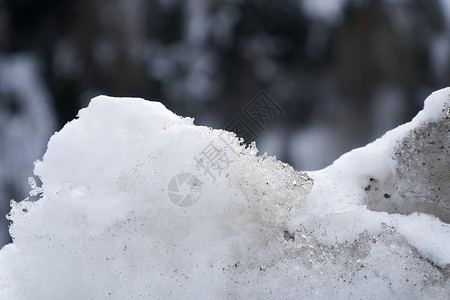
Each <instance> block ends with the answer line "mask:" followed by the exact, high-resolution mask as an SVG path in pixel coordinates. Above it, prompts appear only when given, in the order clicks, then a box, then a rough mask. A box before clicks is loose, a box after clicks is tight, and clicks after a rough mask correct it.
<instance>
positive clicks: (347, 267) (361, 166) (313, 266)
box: [0, 89, 450, 299]
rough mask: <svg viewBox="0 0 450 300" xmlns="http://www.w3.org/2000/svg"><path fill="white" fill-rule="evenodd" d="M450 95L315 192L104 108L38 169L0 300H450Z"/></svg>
mask: <svg viewBox="0 0 450 300" xmlns="http://www.w3.org/2000/svg"><path fill="white" fill-rule="evenodd" d="M449 93H450V89H445V90H441V91H438V92H436V93H434V94H433V95H431V96H430V97H429V98H428V99H427V100H426V102H425V107H424V110H423V111H422V112H421V113H420V114H419V115H418V116H417V117H416V118H415V119H414V120H413V121H412V122H410V123H408V124H405V125H403V126H400V127H398V128H397V129H395V130H392V131H390V132H388V133H387V134H386V135H385V136H383V137H382V138H380V139H379V140H377V141H375V142H374V143H372V144H369V145H368V146H366V147H364V148H361V149H356V150H354V151H352V152H350V153H347V154H345V155H344V156H342V157H341V158H340V159H338V160H337V161H336V162H335V163H334V164H333V165H331V166H330V167H328V168H326V169H324V170H321V171H318V172H311V173H310V176H311V178H312V179H311V178H310V177H309V176H308V175H307V174H306V173H303V172H297V171H295V170H293V168H292V167H290V166H289V165H287V164H285V163H282V162H279V161H277V160H276V159H275V158H273V157H267V156H262V157H258V156H256V153H257V149H256V147H255V145H251V146H249V147H244V146H243V145H241V141H240V140H238V139H237V138H236V137H235V135H234V134H232V133H229V132H225V131H222V130H213V129H210V128H206V127H199V126H194V125H193V120H192V119H189V118H181V117H179V116H176V115H174V114H173V113H171V112H170V111H168V110H167V109H166V108H165V107H164V106H162V105H161V104H159V103H156V102H149V101H145V100H142V99H131V98H109V97H104V96H101V97H97V98H94V99H93V100H92V101H91V103H90V105H89V106H88V107H87V108H86V109H83V110H81V111H80V113H79V117H78V119H75V120H73V121H72V122H70V123H68V124H67V125H66V126H65V127H64V128H63V129H62V130H61V131H60V132H58V133H56V134H55V135H54V136H53V137H52V138H51V139H50V142H49V144H48V150H47V152H46V154H45V155H44V158H43V160H42V161H37V162H36V164H35V175H37V176H38V177H39V178H40V179H41V181H42V182H43V185H42V187H37V186H36V185H35V181H34V180H33V179H30V182H31V184H32V189H33V190H32V191H31V192H30V194H33V195H34V194H37V193H42V194H41V197H40V199H39V200H38V201H31V200H30V199H28V200H26V201H22V202H19V203H16V202H12V204H11V206H12V209H11V213H10V214H9V216H8V218H9V219H10V220H11V221H12V224H11V226H10V233H11V235H12V237H13V241H14V242H13V244H9V245H7V246H5V247H4V248H3V249H2V250H1V251H0V298H14V299H62V298H63V299H85V298H86V299H104V298H108V299H132V298H138V299H139V298H140V299H149V298H151V299H153V298H187V299H194V298H195V299H198V298H256V299H259V298H284V299H298V298H310V297H313V298H345V299H360V298H364V299H393V298H404V299H410V298H428V299H448V295H449V294H450V282H449V278H450V255H449V253H450V251H449V250H450V225H449V224H448V219H447V218H448V214H447V212H446V210H445V209H448V203H449V199H448V186H449V185H448V183H449V182H448V181H449V180H448V179H449V176H448V175H449V173H448V172H449V168H448V166H449V156H448V149H449V131H448V122H449V121H448V119H449V111H448V107H449V99H450V96H449ZM313 180H314V184H313ZM386 195H387V196H386Z"/></svg>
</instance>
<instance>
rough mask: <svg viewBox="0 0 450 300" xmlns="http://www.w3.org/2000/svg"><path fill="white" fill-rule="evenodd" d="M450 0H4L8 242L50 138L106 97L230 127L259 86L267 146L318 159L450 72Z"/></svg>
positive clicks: (0, 78) (1, 206) (385, 121)
mask: <svg viewBox="0 0 450 300" xmlns="http://www.w3.org/2000/svg"><path fill="white" fill-rule="evenodd" d="M449 28H450V1H449V0H373V1H370V0H303V1H302V0H280V1H273V0H249V1H245V0H241V1H240V0H228V1H227V0H190V1H181V0H145V1H144V0H78V1H60V0H40V1H37V0H0V215H1V216H2V218H1V222H0V246H1V245H3V244H4V243H6V242H8V241H9V236H8V234H7V226H8V221H7V220H6V219H4V218H3V216H4V215H5V214H6V213H7V212H8V211H9V201H10V199H15V200H22V199H24V198H25V197H27V196H28V191H29V190H30V188H29V185H28V181H27V178H28V177H29V176H31V175H32V169H33V161H34V160H36V159H39V158H41V157H42V155H43V153H44V152H45V149H46V143H47V141H48V139H49V137H50V136H51V135H52V134H53V133H54V132H55V131H57V130H59V129H61V128H62V126H63V125H64V124H65V123H66V122H68V121H70V120H72V119H73V118H74V117H75V116H76V114H77V112H78V110H79V109H80V108H82V107H85V106H87V105H88V103H89V100H90V99H91V98H92V97H94V96H96V95H99V94H106V95H112V96H137V97H142V98H146V99H149V100H157V101H161V102H162V103H163V104H165V105H166V107H168V108H169V109H171V110H172V111H174V112H175V113H177V114H178V115H182V116H191V117H194V118H195V123H196V124H198V125H207V126H211V127H214V128H225V127H226V126H227V125H228V124H229V122H230V121H231V120H232V119H233V117H235V116H237V115H238V114H239V113H240V112H241V111H242V110H243V108H244V107H245V105H246V104H248V103H249V102H250V101H252V99H253V98H254V97H255V96H256V95H257V93H258V92H259V91H261V90H264V91H266V92H267V93H268V95H270V97H271V99H272V100H273V101H275V102H276V103H277V104H278V105H279V106H280V107H282V109H283V110H284V111H285V114H284V115H283V116H282V117H281V118H279V119H277V120H273V121H271V122H270V124H268V125H267V126H266V127H265V128H264V130H261V131H260V132H259V133H258V136H259V137H258V138H257V140H256V142H257V146H258V148H259V149H260V151H261V152H268V154H269V155H276V156H277V158H279V159H281V160H283V161H285V162H288V163H290V164H292V165H293V166H294V167H295V168H297V169H301V170H317V169H320V168H323V167H325V166H327V165H329V164H330V163H332V162H333V161H334V160H335V159H336V158H338V157H339V156H340V155H341V154H343V153H345V152H347V151H348V150H350V149H352V148H355V147H359V146H363V145H365V144H367V143H368V142H370V141H372V140H373V139H375V138H377V137H379V136H381V135H382V134H383V133H384V132H385V131H387V130H388V129H391V128H393V127H395V126H397V125H398V124H401V123H404V122H406V121H408V120H410V119H411V118H412V117H413V116H414V115H415V114H416V113H417V112H418V111H419V110H420V109H421V108H422V105H423V100H424V99H425V97H426V96H427V95H428V94H429V93H430V92H432V91H433V90H436V89H439V88H442V87H445V86H447V85H448V84H449V79H450V69H449V63H450V30H449Z"/></svg>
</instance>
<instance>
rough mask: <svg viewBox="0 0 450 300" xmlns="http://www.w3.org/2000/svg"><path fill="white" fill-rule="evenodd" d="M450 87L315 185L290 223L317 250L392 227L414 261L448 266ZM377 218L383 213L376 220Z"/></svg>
mask: <svg viewBox="0 0 450 300" xmlns="http://www.w3.org/2000/svg"><path fill="white" fill-rule="evenodd" d="M449 107H450V88H446V89H442V90H440V91H437V92H435V93H433V94H432V95H430V96H429V97H428V98H427V99H426V100H425V105H424V110H422V111H421V112H420V113H419V114H418V115H417V116H416V117H415V118H414V119H413V120H412V121H411V122H410V123H407V124H404V125H402V126H399V127H398V128H396V129H394V130H391V131H389V132H387V133H386V134H385V135H384V136H383V137H381V138H380V139H378V140H376V141H375V142H373V143H371V144H369V145H367V146H366V147H363V148H360V149H355V150H353V151H351V152H349V153H347V154H345V155H343V156H342V157H341V158H339V159H338V160H337V161H335V162H334V163H333V165H331V166H329V167H328V168H326V169H324V170H321V171H317V172H310V173H309V175H310V176H311V177H312V178H313V179H314V180H315V186H314V187H313V189H312V191H311V194H310V195H309V196H308V199H307V202H306V205H305V208H304V209H303V210H302V211H301V213H300V214H299V216H297V217H296V218H295V220H294V221H293V222H291V224H290V231H295V230H296V228H297V227H299V226H304V227H305V228H306V230H307V231H309V232H311V233H312V234H313V235H314V236H315V237H317V238H318V240H319V241H320V242H321V243H324V244H327V245H331V244H333V243H335V242H344V241H352V240H354V239H357V237H358V234H360V233H361V232H362V231H364V230H366V231H367V232H368V233H369V234H372V235H376V234H378V233H379V232H380V230H381V228H380V224H381V223H384V224H387V225H389V226H393V227H395V228H396V230H397V231H398V232H399V233H400V234H401V235H402V236H403V237H404V238H406V240H407V242H408V243H409V244H410V245H411V246H413V247H414V248H416V249H417V250H418V251H419V253H420V255H422V256H423V257H425V258H426V259H429V260H430V261H431V262H432V263H433V264H437V265H439V266H440V267H447V269H448V268H449V266H450V224H449V223H450V196H449V195H450V167H449V166H450V155H449V154H450V109H449ZM380 212H384V213H380Z"/></svg>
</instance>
